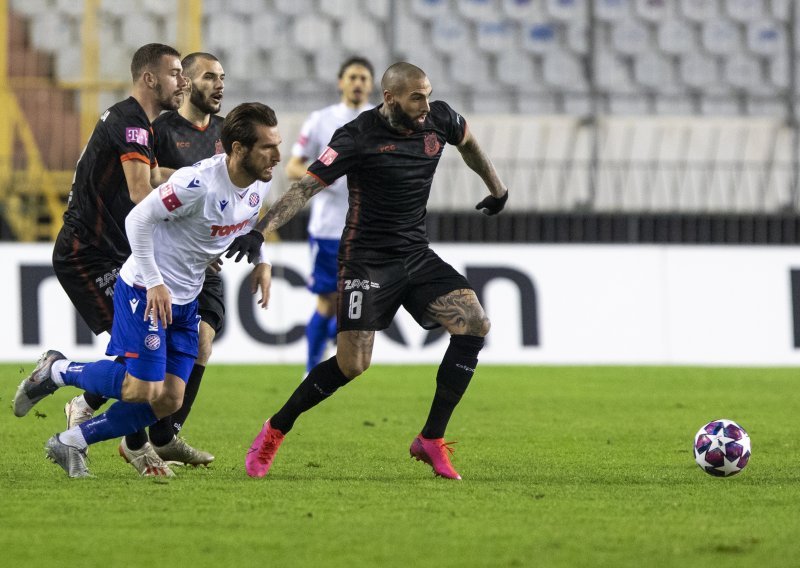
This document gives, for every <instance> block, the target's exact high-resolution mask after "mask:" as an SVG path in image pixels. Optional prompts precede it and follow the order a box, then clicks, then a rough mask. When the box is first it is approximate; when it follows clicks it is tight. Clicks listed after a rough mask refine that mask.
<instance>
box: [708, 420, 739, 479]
mask: <svg viewBox="0 0 800 568" xmlns="http://www.w3.org/2000/svg"><path fill="white" fill-rule="evenodd" d="M694 461H696V462H697V465H699V466H700V469H702V470H703V471H705V472H706V473H707V474H709V475H715V476H717V477H729V476H731V475H736V474H737V473H739V472H740V471H742V470H743V469H744V468H745V466H746V465H747V462H748V461H750V436H748V434H747V432H746V431H745V429H744V428H742V427H741V426H739V425H738V424H737V423H736V422H734V421H733V420H727V419H725V418H720V419H719V420H712V421H711V422H709V423H708V424H706V425H705V426H703V427H702V428H700V430H699V431H698V432H697V434H696V435H695V437H694Z"/></svg>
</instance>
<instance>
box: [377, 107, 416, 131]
mask: <svg viewBox="0 0 800 568" xmlns="http://www.w3.org/2000/svg"><path fill="white" fill-rule="evenodd" d="M386 108H387V109H388V111H389V122H390V124H392V125H394V126H400V127H401V128H406V129H408V130H414V131H417V130H422V128H423V127H424V123H421V122H417V121H416V120H414V119H413V118H411V115H409V114H408V113H407V112H406V111H404V110H403V109H402V108H401V107H400V103H390V104H389V103H387V105H386Z"/></svg>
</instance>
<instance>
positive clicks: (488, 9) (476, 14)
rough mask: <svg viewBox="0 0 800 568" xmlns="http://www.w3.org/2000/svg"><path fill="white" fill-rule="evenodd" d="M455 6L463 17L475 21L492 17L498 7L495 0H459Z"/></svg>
mask: <svg viewBox="0 0 800 568" xmlns="http://www.w3.org/2000/svg"><path fill="white" fill-rule="evenodd" d="M456 6H457V7H458V11H459V13H460V14H461V15H462V16H463V17H464V18H466V19H467V20H472V21H475V22H479V21H481V20H485V19H487V18H491V17H493V16H494V15H496V14H497V11H498V7H499V6H498V5H497V1H496V0H460V1H459V2H457V3H456Z"/></svg>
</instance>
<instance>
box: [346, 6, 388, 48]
mask: <svg viewBox="0 0 800 568" xmlns="http://www.w3.org/2000/svg"><path fill="white" fill-rule="evenodd" d="M339 36H340V37H341V43H342V46H343V47H344V48H345V49H347V50H350V51H352V52H356V53H363V54H367V53H369V52H370V51H371V50H373V49H375V48H376V46H381V45H382V44H383V43H384V42H383V38H384V37H385V34H384V33H383V31H382V30H381V28H380V26H379V25H378V24H376V23H375V22H374V21H373V20H371V19H369V18H367V17H365V16H358V15H355V16H351V17H349V18H347V19H346V20H344V21H343V22H342V23H341V27H340V28H339Z"/></svg>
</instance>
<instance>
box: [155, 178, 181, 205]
mask: <svg viewBox="0 0 800 568" xmlns="http://www.w3.org/2000/svg"><path fill="white" fill-rule="evenodd" d="M159 194H160V196H161V201H163V202H164V206H165V207H166V208H167V211H175V210H176V209H177V208H178V207H180V206H181V205H183V203H181V200H180V199H178V196H177V195H175V189H174V188H173V187H172V184H171V183H168V184H166V185H162V186H161V189H160V190H159Z"/></svg>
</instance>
